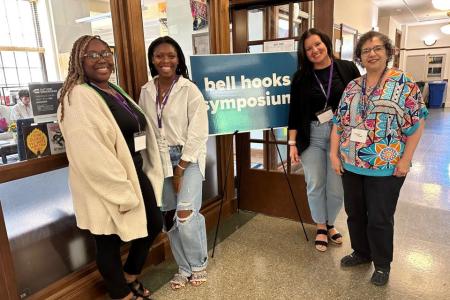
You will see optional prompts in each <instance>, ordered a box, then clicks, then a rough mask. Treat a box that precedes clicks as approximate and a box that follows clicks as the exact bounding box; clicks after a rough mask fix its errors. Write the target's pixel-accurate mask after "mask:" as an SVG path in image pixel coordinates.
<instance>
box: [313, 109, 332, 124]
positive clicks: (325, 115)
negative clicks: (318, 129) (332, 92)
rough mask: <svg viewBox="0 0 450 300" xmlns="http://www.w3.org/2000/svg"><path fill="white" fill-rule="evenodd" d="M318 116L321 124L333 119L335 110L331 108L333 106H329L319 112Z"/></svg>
mask: <svg viewBox="0 0 450 300" xmlns="http://www.w3.org/2000/svg"><path fill="white" fill-rule="evenodd" d="M316 116H317V120H319V122H320V124H323V123H327V122H329V121H330V120H331V119H333V110H332V109H331V107H327V108H325V109H324V110H321V111H319V112H317V113H316Z"/></svg>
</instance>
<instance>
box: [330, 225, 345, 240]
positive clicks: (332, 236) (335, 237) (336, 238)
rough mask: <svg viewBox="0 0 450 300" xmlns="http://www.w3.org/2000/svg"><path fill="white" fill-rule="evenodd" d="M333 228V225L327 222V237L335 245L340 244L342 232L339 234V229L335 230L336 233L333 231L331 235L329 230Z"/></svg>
mask: <svg viewBox="0 0 450 300" xmlns="http://www.w3.org/2000/svg"><path fill="white" fill-rule="evenodd" d="M333 228H334V225H328V224H327V231H328V237H329V238H330V241H332V242H333V243H335V244H336V245H342V234H340V233H339V231H337V230H336V232H337V233H335V234H333V235H331V234H330V230H331V229H333Z"/></svg>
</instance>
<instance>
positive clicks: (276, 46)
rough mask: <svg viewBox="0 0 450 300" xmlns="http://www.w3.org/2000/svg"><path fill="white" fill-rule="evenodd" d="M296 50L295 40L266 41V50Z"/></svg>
mask: <svg viewBox="0 0 450 300" xmlns="http://www.w3.org/2000/svg"><path fill="white" fill-rule="evenodd" d="M291 51H295V41H294V40H293V39H292V40H283V41H270V42H264V52H291Z"/></svg>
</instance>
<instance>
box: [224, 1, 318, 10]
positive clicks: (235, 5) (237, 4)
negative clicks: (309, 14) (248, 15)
mask: <svg viewBox="0 0 450 300" xmlns="http://www.w3.org/2000/svg"><path fill="white" fill-rule="evenodd" d="M308 1H310V0H297V1H294V0H278V1H276V3H274V2H275V1H273V0H230V7H231V8H232V9H248V8H257V7H265V6H273V5H283V4H288V3H290V2H308Z"/></svg>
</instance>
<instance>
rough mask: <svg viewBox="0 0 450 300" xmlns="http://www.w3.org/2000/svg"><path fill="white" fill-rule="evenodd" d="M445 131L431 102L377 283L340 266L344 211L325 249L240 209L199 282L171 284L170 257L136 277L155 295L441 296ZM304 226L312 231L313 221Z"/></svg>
mask: <svg viewBox="0 0 450 300" xmlns="http://www.w3.org/2000/svg"><path fill="white" fill-rule="evenodd" d="M449 135H450V109H446V110H441V109H438V110H431V111H430V117H429V119H428V121H427V127H426V130H425V134H424V136H423V138H422V141H421V143H420V145H419V147H418V149H417V151H416V154H415V159H414V165H413V168H412V170H411V173H410V174H409V176H408V177H407V179H406V182H405V184H404V187H403V189H402V192H401V195H400V200H399V204H398V206H397V213H396V219H395V221H396V224H395V244H394V246H395V250H394V251H395V253H394V262H393V264H392V271H391V278H390V281H389V283H388V284H387V285H386V286H385V287H375V286H373V285H371V284H370V283H369V279H370V276H371V274H372V272H373V267H372V266H369V265H366V266H360V267H356V268H352V269H349V270H343V269H341V268H340V266H339V261H340V258H341V257H342V256H344V255H346V254H347V253H349V252H351V249H350V243H349V240H348V231H347V227H346V222H345V218H346V216H345V212H344V211H341V214H340V215H339V218H338V221H337V222H336V225H337V227H338V229H339V230H340V231H341V232H342V233H343V235H344V245H343V246H341V247H337V246H330V247H329V249H328V251H327V252H325V253H319V252H318V251H316V250H314V244H313V242H312V241H310V242H306V240H305V237H304V235H303V232H302V231H301V228H300V226H299V223H297V222H293V221H290V220H285V219H278V218H272V217H268V216H264V215H260V214H254V213H251V212H240V213H238V214H235V215H234V216H233V217H232V218H230V219H229V220H227V221H226V222H225V224H224V225H223V226H222V228H221V230H222V232H221V239H222V241H221V242H220V243H219V244H218V246H217V248H216V255H215V258H213V259H210V262H209V267H208V272H209V273H208V276H209V279H208V282H207V283H206V284H204V285H202V286H201V287H197V288H194V287H192V286H188V287H186V288H184V289H182V290H179V291H172V290H171V289H170V287H169V285H168V284H167V282H168V281H169V280H170V278H171V276H172V274H173V273H174V272H175V271H176V266H175V264H174V263H173V262H165V263H163V264H160V265H158V266H155V267H152V268H150V270H148V271H147V273H146V275H145V276H143V278H142V280H143V281H144V283H145V284H146V285H147V286H149V287H150V288H152V289H153V290H155V291H156V292H155V293H154V299H157V300H162V299H449V298H450V275H449V274H450V238H449V237H448V235H449V234H450V230H449V227H450V137H449ZM306 229H307V232H308V235H309V236H310V238H313V237H314V226H311V225H306ZM211 242H212V236H211V235H210V238H209V243H210V245H211Z"/></svg>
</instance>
